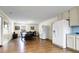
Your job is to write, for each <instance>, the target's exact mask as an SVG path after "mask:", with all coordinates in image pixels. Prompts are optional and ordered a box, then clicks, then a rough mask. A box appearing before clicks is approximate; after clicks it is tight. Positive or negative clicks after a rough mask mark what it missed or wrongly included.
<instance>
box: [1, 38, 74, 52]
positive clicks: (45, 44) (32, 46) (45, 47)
mask: <svg viewBox="0 0 79 59" xmlns="http://www.w3.org/2000/svg"><path fill="white" fill-rule="evenodd" d="M73 52H74V51H71V50H68V49H61V48H59V47H57V46H55V45H53V44H52V43H51V41H50V40H43V39H39V38H38V37H37V38H36V39H33V40H27V41H24V39H21V38H18V39H14V40H11V41H10V42H9V43H8V44H6V45H5V46H3V47H0V53H73Z"/></svg>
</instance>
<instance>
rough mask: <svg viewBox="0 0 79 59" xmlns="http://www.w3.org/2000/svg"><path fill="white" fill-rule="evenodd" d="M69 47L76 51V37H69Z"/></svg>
mask: <svg viewBox="0 0 79 59" xmlns="http://www.w3.org/2000/svg"><path fill="white" fill-rule="evenodd" d="M67 47H68V48H71V49H75V36H74V35H67Z"/></svg>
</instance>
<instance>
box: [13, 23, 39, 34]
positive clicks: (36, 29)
mask: <svg viewBox="0 0 79 59" xmlns="http://www.w3.org/2000/svg"><path fill="white" fill-rule="evenodd" d="M15 26H20V30H15V29H14V31H15V32H16V33H18V34H20V32H21V29H22V27H23V26H24V27H26V28H25V30H26V31H27V32H28V31H30V27H31V26H34V29H35V31H37V32H39V25H38V24H34V23H33V24H27V23H26V22H25V23H18V22H16V23H15V22H14V27H15Z"/></svg>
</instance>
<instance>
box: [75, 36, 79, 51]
mask: <svg viewBox="0 0 79 59" xmlns="http://www.w3.org/2000/svg"><path fill="white" fill-rule="evenodd" d="M76 50H78V51H79V37H76Z"/></svg>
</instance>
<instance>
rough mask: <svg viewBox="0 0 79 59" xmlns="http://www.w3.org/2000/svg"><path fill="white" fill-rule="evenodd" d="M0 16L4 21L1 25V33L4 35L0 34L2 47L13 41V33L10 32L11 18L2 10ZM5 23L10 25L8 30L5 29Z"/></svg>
mask: <svg viewBox="0 0 79 59" xmlns="http://www.w3.org/2000/svg"><path fill="white" fill-rule="evenodd" d="M0 16H1V18H2V19H1V20H2V24H1V31H0V32H2V33H0V34H1V37H2V38H1V40H0V41H1V42H2V43H1V42H0V43H1V45H4V44H6V43H8V41H9V40H10V39H11V35H12V34H11V31H10V29H9V28H10V23H9V20H10V18H9V17H8V16H7V15H6V14H5V13H4V12H3V11H2V10H0ZM4 21H5V22H7V23H8V25H9V27H8V29H6V28H4Z"/></svg>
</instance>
